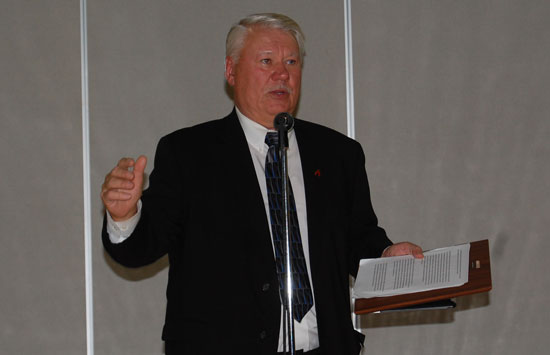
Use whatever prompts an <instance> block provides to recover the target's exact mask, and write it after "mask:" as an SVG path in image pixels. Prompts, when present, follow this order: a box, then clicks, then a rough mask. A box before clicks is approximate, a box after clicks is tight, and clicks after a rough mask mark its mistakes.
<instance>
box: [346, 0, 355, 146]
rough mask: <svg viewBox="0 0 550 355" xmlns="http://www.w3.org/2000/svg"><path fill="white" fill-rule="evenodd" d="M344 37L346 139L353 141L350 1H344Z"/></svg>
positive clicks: (353, 109) (353, 103) (353, 112)
mask: <svg viewBox="0 0 550 355" xmlns="http://www.w3.org/2000/svg"><path fill="white" fill-rule="evenodd" d="M344 36H345V51H346V117H347V130H348V131H347V133H348V137H350V138H353V139H355V107H354V106H355V102H354V91H353V46H352V45H353V41H352V26H351V0H344Z"/></svg>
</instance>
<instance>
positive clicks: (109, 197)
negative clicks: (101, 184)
mask: <svg viewBox="0 0 550 355" xmlns="http://www.w3.org/2000/svg"><path fill="white" fill-rule="evenodd" d="M132 197H133V195H132V194H130V193H128V192H124V191H117V190H108V191H105V192H104V193H103V201H104V202H105V204H110V203H113V202H117V201H129V200H131V199H132Z"/></svg>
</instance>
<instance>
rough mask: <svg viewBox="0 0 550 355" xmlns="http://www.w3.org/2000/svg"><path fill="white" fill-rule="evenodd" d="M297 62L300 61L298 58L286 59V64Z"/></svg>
mask: <svg viewBox="0 0 550 355" xmlns="http://www.w3.org/2000/svg"><path fill="white" fill-rule="evenodd" d="M297 63H298V61H297V60H296V59H288V60H287V61H286V64H290V65H294V64H297Z"/></svg>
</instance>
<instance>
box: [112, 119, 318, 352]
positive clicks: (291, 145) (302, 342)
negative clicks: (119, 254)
mask: <svg viewBox="0 0 550 355" xmlns="http://www.w3.org/2000/svg"><path fill="white" fill-rule="evenodd" d="M236 111H237V116H238V117H239V122H240V124H241V126H242V129H243V131H244V134H245V136H246V141H247V143H248V148H249V150H250V154H251V156H252V161H253V163H254V168H255V170H256V175H257V178H258V183H259V185H260V189H261V191H262V197H263V200H264V206H265V212H266V216H267V217H268V219H269V201H268V198H267V186H266V181H265V158H266V155H267V151H268V149H269V147H268V146H267V144H265V136H266V134H267V132H268V131H269V130H268V129H267V128H265V127H264V126H262V125H260V124H258V123H256V122H254V121H252V120H251V119H249V118H248V117H246V116H244V115H243V114H242V113H241V112H240V111H239V109H238V108H236ZM287 154H288V155H287V157H288V160H287V162H288V175H289V179H290V183H291V185H292V191H293V193H294V200H295V203H296V212H297V214H298V224H299V227H300V235H301V237H302V245H303V248H304V256H305V259H306V263H307V265H308V269H307V271H308V276H309V280H310V284H311V289H312V292H313V283H312V282H311V270H310V266H309V265H310V259H309V243H308V234H307V211H306V196H305V188H304V177H303V174H302V163H301V160H300V152H299V151H298V142H297V140H296V135H295V134H294V131H293V130H291V131H290V132H289V133H288V151H287ZM140 216H141V201H139V202H138V213H137V214H136V215H134V216H133V217H132V218H130V219H129V220H126V221H122V222H115V221H114V220H113V219H112V218H111V216H110V215H109V213H108V212H107V232H108V234H109V239H110V240H111V242H112V243H121V242H123V241H124V240H125V239H126V238H128V237H129V236H130V235H131V234H132V232H133V231H134V229H135V227H136V225H137V223H138V221H139V218H140ZM269 230H270V232H271V224H269ZM271 242H272V245H273V233H271ZM273 255H275V253H274V254H273ZM281 308H282V307H281ZM282 316H283V312H282V310H281V328H280V331H279V347H278V351H280V352H282V351H283V349H284V348H283V346H284V343H283V319H282ZM294 330H295V342H296V350H304V351H309V350H313V349H315V348H318V347H319V335H318V329H317V316H316V310H315V301H314V303H313V307H312V308H311V309H310V310H309V311H308V313H307V314H306V315H305V316H304V318H303V319H302V321H301V322H297V321H294Z"/></svg>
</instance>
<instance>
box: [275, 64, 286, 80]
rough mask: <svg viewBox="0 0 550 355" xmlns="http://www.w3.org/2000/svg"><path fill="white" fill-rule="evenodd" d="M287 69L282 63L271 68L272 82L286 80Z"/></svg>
mask: <svg viewBox="0 0 550 355" xmlns="http://www.w3.org/2000/svg"><path fill="white" fill-rule="evenodd" d="M288 77H289V73H288V69H287V67H286V65H285V63H283V62H279V63H277V65H275V66H274V68H273V80H288Z"/></svg>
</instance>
